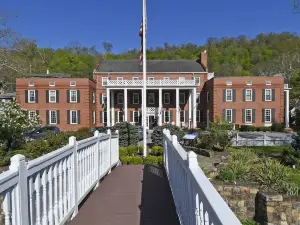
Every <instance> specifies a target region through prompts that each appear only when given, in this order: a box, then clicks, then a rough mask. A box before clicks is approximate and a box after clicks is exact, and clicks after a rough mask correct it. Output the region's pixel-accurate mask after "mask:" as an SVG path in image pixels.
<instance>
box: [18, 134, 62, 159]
mask: <svg viewBox="0 0 300 225" xmlns="http://www.w3.org/2000/svg"><path fill="white" fill-rule="evenodd" d="M24 150H25V152H26V156H27V157H28V158H29V159H35V158H38V157H40V156H42V155H45V154H47V153H49V152H51V151H52V150H53V149H52V148H51V147H50V145H49V143H48V142H47V141H45V140H44V139H37V140H35V141H32V142H27V143H26V144H25V145H24ZM55 150H56V149H55Z"/></svg>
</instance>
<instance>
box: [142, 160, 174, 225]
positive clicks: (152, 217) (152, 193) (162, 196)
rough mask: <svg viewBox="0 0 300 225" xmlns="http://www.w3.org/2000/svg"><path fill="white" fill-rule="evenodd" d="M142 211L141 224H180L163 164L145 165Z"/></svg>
mask: <svg viewBox="0 0 300 225" xmlns="http://www.w3.org/2000/svg"><path fill="white" fill-rule="evenodd" d="M140 211H141V214H140V215H141V216H140V225H179V220H178V217H177V214H176V210H175V205H174V201H173V196H172V193H171V189H170V187H169V183H168V178H167V175H166V173H165V169H164V167H163V166H153V165H145V167H144V169H143V180H142V196H141V205H140Z"/></svg>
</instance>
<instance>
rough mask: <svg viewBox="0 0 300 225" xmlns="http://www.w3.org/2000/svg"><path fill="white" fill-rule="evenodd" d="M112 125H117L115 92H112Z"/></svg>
mask: <svg viewBox="0 0 300 225" xmlns="http://www.w3.org/2000/svg"><path fill="white" fill-rule="evenodd" d="M111 125H112V126H114V125H115V92H114V91H111Z"/></svg>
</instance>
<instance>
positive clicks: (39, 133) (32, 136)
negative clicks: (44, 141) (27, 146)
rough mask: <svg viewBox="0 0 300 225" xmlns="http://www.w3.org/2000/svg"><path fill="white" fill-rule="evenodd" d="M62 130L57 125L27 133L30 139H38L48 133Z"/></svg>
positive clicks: (56, 132)
mask: <svg viewBox="0 0 300 225" xmlns="http://www.w3.org/2000/svg"><path fill="white" fill-rule="evenodd" d="M59 132H60V130H59V128H58V127H56V126H44V127H41V128H39V129H37V130H35V131H32V132H30V133H28V134H27V135H26V137H27V138H29V139H38V138H42V137H45V136H46V135H47V134H58V133H59Z"/></svg>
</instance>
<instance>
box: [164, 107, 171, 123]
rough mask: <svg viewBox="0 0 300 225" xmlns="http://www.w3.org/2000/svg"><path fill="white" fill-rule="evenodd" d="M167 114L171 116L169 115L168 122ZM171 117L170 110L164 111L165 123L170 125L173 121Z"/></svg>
mask: <svg viewBox="0 0 300 225" xmlns="http://www.w3.org/2000/svg"><path fill="white" fill-rule="evenodd" d="M166 113H168V114H169V115H168V118H169V121H166ZM170 116H171V113H170V110H165V111H164V123H170V121H171V118H170Z"/></svg>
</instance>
